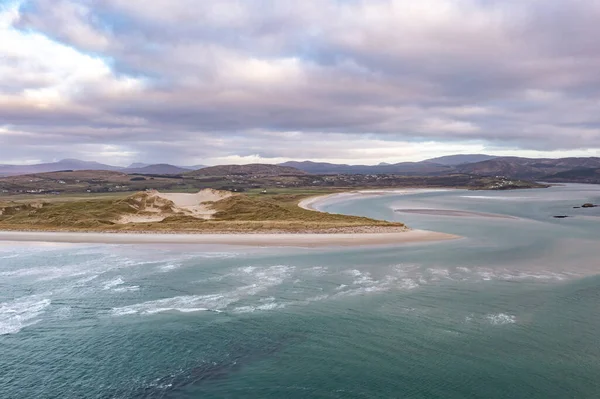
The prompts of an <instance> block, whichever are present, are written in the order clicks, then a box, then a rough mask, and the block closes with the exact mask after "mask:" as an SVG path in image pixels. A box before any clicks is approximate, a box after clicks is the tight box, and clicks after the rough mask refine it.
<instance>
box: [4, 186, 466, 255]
mask: <svg viewBox="0 0 600 399" xmlns="http://www.w3.org/2000/svg"><path fill="white" fill-rule="evenodd" d="M406 191H408V190H406ZM410 191H411V192H414V191H413V190H410ZM222 193H224V192H222V191H217V190H203V191H201V192H199V193H197V194H163V193H158V192H153V195H157V196H159V197H160V198H162V199H165V200H168V201H172V202H173V203H174V204H175V206H176V208H177V209H183V210H187V211H189V212H191V213H194V214H196V215H199V216H200V217H202V215H204V216H208V217H210V215H212V213H214V211H212V209H210V207H209V206H207V204H203V202H212V201H218V200H220V199H223V198H227V197H229V196H231V195H232V194H231V193H227V192H225V193H224V194H222ZM384 193H389V191H377V192H376V194H375V193H373V192H368V193H362V192H360V191H357V192H350V193H339V194H331V195H325V196H317V197H311V198H307V199H304V200H303V201H301V202H300V203H299V206H300V207H302V208H305V209H310V210H315V206H316V205H317V204H318V203H322V202H324V201H328V200H330V199H332V198H333V199H335V200H338V199H340V198H344V197H347V196H361V197H365V196H372V195H374V194H375V195H381V194H384ZM227 194H228V195H227ZM224 195H225V196H224ZM203 207H208V209H204V208H203ZM211 212H212V213H211ZM156 216H157V217H158V215H156ZM458 238H460V237H459V236H456V235H453V234H446V233H438V232H433V231H426V230H407V231H401V232H397V231H395V232H375V233H370V232H369V233H230V234H205V233H190V234H161V233H153V232H148V233H69V232H34V231H0V241H29V242H60V243H104V244H222V245H243V246H261V247H263V246H264V247H329V246H359V245H360V246H369V245H394V244H396V245H397V244H407V243H424V242H434V241H447V240H455V239H458Z"/></svg>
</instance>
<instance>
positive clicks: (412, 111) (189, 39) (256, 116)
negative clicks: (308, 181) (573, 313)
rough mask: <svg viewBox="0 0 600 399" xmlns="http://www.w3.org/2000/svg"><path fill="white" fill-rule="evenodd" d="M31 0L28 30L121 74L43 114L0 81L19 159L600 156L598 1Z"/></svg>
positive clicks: (33, 83)
mask: <svg viewBox="0 0 600 399" xmlns="http://www.w3.org/2000/svg"><path fill="white" fill-rule="evenodd" d="M27 3H28V5H29V7H23V8H22V15H21V18H20V19H19V20H18V22H17V23H16V26H17V27H19V28H20V29H32V30H34V31H36V32H40V33H42V34H44V35H47V36H48V37H50V38H53V39H54V40H55V41H57V42H58V43H65V44H67V45H69V46H72V47H74V48H75V49H77V50H79V51H80V52H82V53H84V54H91V55H92V56H93V57H101V59H103V60H107V63H108V64H107V65H109V66H110V67H112V70H111V73H112V76H105V75H103V74H102V73H103V72H101V71H100V72H98V74H97V76H96V77H95V78H94V79H95V80H93V81H90V80H89V79H87V78H82V79H80V80H79V81H76V82H75V83H74V87H78V88H80V90H76V91H68V93H69V94H68V95H69V98H68V99H66V100H65V101H64V102H63V103H61V104H60V105H59V106H55V107H49V108H37V109H35V108H31V107H28V106H27V105H26V103H25V102H24V100H22V99H21V98H20V97H19V93H20V91H21V90H23V89H25V88H38V87H42V88H43V87H45V86H47V85H48V83H47V82H46V81H44V80H43V79H42V78H39V77H36V74H35V73H31V74H28V75H26V76H21V77H20V78H19V79H16V80H11V81H8V82H4V81H3V83H0V127H1V126H3V125H6V126H8V128H9V129H12V130H14V131H16V132H19V131H20V132H27V134H21V135H20V136H19V137H18V138H15V135H11V136H7V135H5V136H0V139H2V140H8V141H7V143H9V145H12V146H14V145H19V146H20V148H23V149H25V148H27V150H26V151H25V150H23V153H25V152H27V153H29V151H30V150H29V148H30V147H31V148H33V147H35V143H36V142H37V143H38V144H40V145H46V146H47V143H49V142H50V141H52V142H55V143H66V144H69V145H71V146H76V145H77V144H78V143H79V144H85V145H98V146H101V145H103V144H104V145H113V146H116V147H122V148H123V151H129V152H133V153H137V156H139V157H141V158H156V160H161V161H162V160H164V161H174V160H177V159H178V158H180V157H185V158H187V159H198V161H201V159H199V158H219V157H227V156H236V155H237V156H242V157H243V156H249V155H254V154H258V155H261V156H263V157H265V158H278V157H284V158H296V159H302V158H326V153H327V151H329V152H330V153H331V151H332V149H335V150H336V151H340V152H342V153H344V154H345V155H343V156H340V158H343V157H344V156H345V157H352V156H356V151H355V150H356V148H359V147H357V144H354V145H353V144H352V141H354V142H355V143H359V142H360V143H362V144H361V145H364V143H366V142H369V140H370V141H371V142H372V143H373V147H374V148H380V147H378V146H379V144H376V142H377V141H380V140H382V141H389V142H398V143H400V142H403V141H413V142H414V141H419V140H421V141H431V140H434V141H438V142H449V143H451V142H456V143H461V142H468V141H473V140H479V141H483V142H486V143H488V144H489V145H490V146H500V147H502V146H503V145H505V146H506V147H510V148H514V147H516V148H521V149H537V150H555V149H579V148H600V130H599V129H598V126H599V125H600V120H599V119H600V117H599V116H598V115H600V114H599V113H598V105H599V101H600V97H599V95H600V92H599V91H600V76H599V75H598V74H597V70H598V68H599V67H600V56H599V54H600V45H599V44H598V41H597V40H595V39H594V38H596V37H598V34H600V28H599V27H598V24H597V23H596V21H598V19H599V18H600V7H599V6H598V5H597V3H596V2H595V1H593V0H587V1H584V0H582V1H578V2H573V3H566V2H564V1H559V0H551V1H544V2H542V1H537V0H536V1H531V2H517V1H486V2H481V1H475V0H456V1H451V0H424V1H423V2H419V4H416V3H413V2H402V1H398V0H376V1H366V0H365V1H359V0H357V1H352V2H341V1H339V2H338V1H333V0H332V1H314V0H307V1H305V2H297V1H293V2H292V1H287V0H286V1H273V0H272V1H266V0H262V1H259V0H251V1H245V2H239V1H233V0H224V1H220V2H218V4H217V3H215V2H211V1H200V2H198V1H181V2H175V3H173V2H167V1H153V2H146V1H143V2H142V1H141V0H127V1H126V0H99V1H95V2H85V1H76V0H60V1H52V2H51V1H48V0H31V1H29V2H27ZM409 4H413V6H410V5H409ZM0 51H2V50H1V48H0ZM99 59H100V58H99ZM8 68H10V66H8ZM76 72H77V71H74V72H73V73H76ZM0 74H1V72H0ZM15 76H16V75H15ZM128 78H131V79H135V80H139V82H141V83H139V87H137V86H136V87H137V88H136V89H131V90H129V89H128V88H127V87H128V86H127V82H126V80H127V79H128ZM79 82H81V83H79ZM110 85H113V86H114V88H111V89H110V90H109V89H108V88H107V87H113V86H110ZM123 87H125V88H123ZM5 97H6V98H5ZM473 109H478V110H480V111H481V110H484V111H485V112H470V111H469V110H473ZM285 132H296V133H294V134H293V135H292V136H286V134H287V133H285ZM274 137H280V138H279V139H278V140H275V139H274ZM315 139H317V140H322V141H324V142H327V143H331V145H330V146H329V147H318V148H317V146H314V145H310V144H307V142H310V141H311V140H312V141H314V140H315ZM363 140H364V141H363ZM161 141H165V142H166V143H167V144H161ZM17 143H19V144H17ZM334 143H336V144H334ZM347 143H350V144H349V145H347ZM161 148H162V150H161ZM43 151H49V150H47V149H46V150H43ZM43 151H42V150H40V153H41V152H43ZM57 151H58V152H59V150H57ZM5 153H7V152H6V151H3V152H0V155H2V154H5ZM48 153H50V152H48ZM31 154H35V150H34V149H32V150H31ZM159 158H160V159H159ZM141 160H143V159H141Z"/></svg>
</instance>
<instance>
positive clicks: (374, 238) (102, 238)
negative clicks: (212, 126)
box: [0, 230, 459, 247]
mask: <svg viewBox="0 0 600 399" xmlns="http://www.w3.org/2000/svg"><path fill="white" fill-rule="evenodd" d="M457 238H459V237H458V236H454V235H451V234H445V233H436V232H432V231H425V230H409V231H406V232H400V233H364V234H260V233H259V234H245V233H240V234H237V233H234V234H156V233H148V234H137V233H125V234H123V233H62V232H29V231H0V241H30V242H64V243H103V244H225V245H245V246H266V247H328V246H357V245H391V244H406V243H420V242H432V241H447V240H453V239H457Z"/></svg>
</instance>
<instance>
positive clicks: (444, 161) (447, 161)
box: [423, 154, 498, 166]
mask: <svg viewBox="0 0 600 399" xmlns="http://www.w3.org/2000/svg"><path fill="white" fill-rule="evenodd" d="M494 158H498V157H496V156H494V155H486V154H459V155H448V156H445V157H438V158H430V159H426V160H425V161H423V162H431V163H439V164H440V165H446V166H456V165H463V164H466V163H475V162H483V161H488V160H490V159H494Z"/></svg>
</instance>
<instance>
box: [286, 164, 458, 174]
mask: <svg viewBox="0 0 600 399" xmlns="http://www.w3.org/2000/svg"><path fill="white" fill-rule="evenodd" d="M279 165H280V166H288V167H292V168H296V169H300V170H302V171H304V172H306V173H310V174H315V175H327V174H350V175H351V174H358V175H368V174H373V175H377V174H398V175H406V176H418V175H426V176H436V175H444V174H449V173H452V172H453V171H454V169H453V168H452V167H450V166H446V165H441V164H435V163H430V162H426V161H423V162H402V163H397V164H393V165H390V164H379V165H344V164H342V165H340V164H332V163H326V162H311V161H304V162H285V163H281V164H279Z"/></svg>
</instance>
